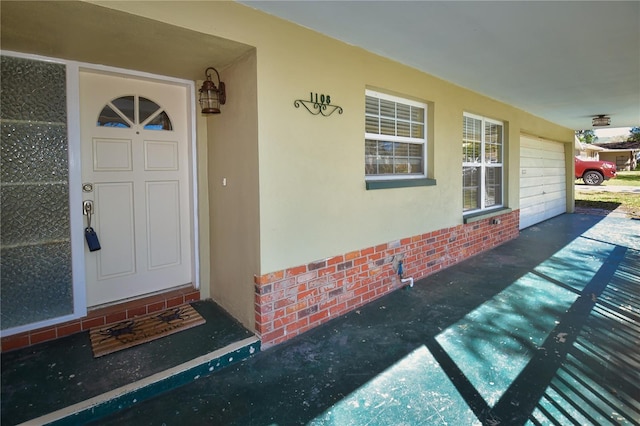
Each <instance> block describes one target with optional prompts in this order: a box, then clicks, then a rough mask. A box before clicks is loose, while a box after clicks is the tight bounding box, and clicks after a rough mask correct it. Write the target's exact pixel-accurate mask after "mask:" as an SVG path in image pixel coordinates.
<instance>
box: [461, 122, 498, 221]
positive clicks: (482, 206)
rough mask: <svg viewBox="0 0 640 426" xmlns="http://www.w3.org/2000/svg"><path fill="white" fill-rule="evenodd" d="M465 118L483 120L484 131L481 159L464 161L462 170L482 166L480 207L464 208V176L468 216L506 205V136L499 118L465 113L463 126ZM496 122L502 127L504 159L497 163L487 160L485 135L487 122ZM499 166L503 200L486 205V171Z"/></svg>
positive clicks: (465, 212) (465, 211)
mask: <svg viewBox="0 0 640 426" xmlns="http://www.w3.org/2000/svg"><path fill="white" fill-rule="evenodd" d="M464 118H470V119H473V120H479V121H481V122H482V125H481V129H482V133H481V141H480V144H481V145H480V146H481V147H480V158H479V161H476V162H466V161H464V158H463V161H462V170H463V173H464V168H465V167H479V168H480V178H479V181H480V186H479V191H480V207H479V208H475V209H472V210H464V178H463V182H462V185H463V194H462V195H463V206H462V208H463V215H464V216H467V215H471V214H474V213H478V212H484V211H491V210H495V209H499V208H503V207H504V186H505V180H504V161H505V157H504V147H505V143H506V141H505V137H504V127H505V125H504V122H502V121H499V120H493V119H490V118H487V117H483V116H480V115H476V114H470V113H467V112H465V113H463V126H464ZM487 123H489V124H495V125H497V126H500V129H501V132H502V134H501V141H502V143H501V152H500V158H501V159H502V161H501V162H499V163H498V162H496V163H492V162H487V161H485V160H486V157H485V148H486V143H487V140H486V135H485V130H486V124H487ZM462 133H463V141H464V129H463V132H462ZM490 167H491V168H497V167H500V171H501V174H500V182H501V184H500V200H502V202H501V203H499V204H492V205H491V206H487V205H486V201H487V197H486V194H487V191H486V171H487V169H488V168H490Z"/></svg>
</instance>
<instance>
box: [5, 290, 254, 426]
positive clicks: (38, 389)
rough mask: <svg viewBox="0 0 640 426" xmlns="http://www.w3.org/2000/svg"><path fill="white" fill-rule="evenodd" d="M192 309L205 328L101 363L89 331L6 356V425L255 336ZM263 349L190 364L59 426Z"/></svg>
mask: <svg viewBox="0 0 640 426" xmlns="http://www.w3.org/2000/svg"><path fill="white" fill-rule="evenodd" d="M192 306H193V307H194V308H195V309H196V310H197V311H198V312H199V313H200V314H201V315H202V316H203V317H204V318H205V319H206V321H207V322H206V323H205V324H203V325H200V326H197V327H194V328H191V329H188V330H185V331H182V332H180V333H176V334H173V335H170V336H167V337H164V338H161V339H158V340H154V341H152V342H149V343H146V344H143V345H139V346H135V347H132V348H129V349H125V350H122V351H119V352H115V353H112V354H109V355H105V356H103V357H100V358H93V353H92V351H91V343H90V341H89V333H88V332H83V333H79V334H75V335H72V336H68V337H65V338H62V339H59V340H56V341H53V342H46V343H42V344H40V345H36V346H33V347H30V348H25V349H21V350H17V351H13V352H9V353H7V354H3V355H2V425H3V426H4V425H14V424H19V423H21V422H24V421H27V420H31V419H34V418H38V417H40V416H43V415H46V414H49V413H52V412H54V411H57V410H60V409H63V408H65V407H68V406H71V405H73V404H77V403H81V402H82V401H86V400H88V399H90V398H93V397H98V396H99V395H102V394H104V393H106V392H109V391H112V390H114V389H117V388H121V387H123V386H128V385H130V384H131V383H134V382H138V381H141V380H143V379H146V378H148V377H149V376H153V375H160V376H162V373H163V372H165V371H166V370H169V369H172V368H175V367H176V366H178V365H182V364H185V363H189V362H192V361H193V360H200V359H201V358H203V357H204V358H206V355H207V354H210V353H212V352H215V351H217V350H221V349H223V348H227V347H229V345H232V344H233V343H234V342H238V341H243V340H244V339H248V338H251V337H252V336H253V334H252V333H250V332H249V331H247V330H246V329H245V328H244V327H242V326H241V325H240V324H239V323H238V322H237V321H236V320H235V319H233V318H232V317H231V316H230V315H229V314H227V313H226V312H225V311H224V310H222V309H221V308H220V307H218V306H217V305H216V304H215V303H213V302H212V301H200V302H195V303H192ZM259 348H260V347H259V342H258V343H257V344H255V343H254V344H252V345H248V346H245V347H238V348H235V351H234V352H235V353H229V354H226V355H225V356H222V357H219V358H214V359H203V360H202V361H201V362H196V363H193V364H192V365H191V364H189V365H188V368H186V369H183V370H181V371H176V372H175V374H172V375H170V376H168V377H161V378H159V379H158V380H156V381H154V382H153V383H149V384H144V385H143V386H142V387H140V388H136V389H131V390H127V392H124V393H123V394H120V395H117V396H114V397H113V398H111V399H110V400H109V401H105V402H100V403H97V404H95V405H94V406H93V407H92V408H91V410H89V411H84V412H79V413H76V414H75V415H74V416H73V417H71V418H67V419H64V420H62V421H60V422H58V423H56V424H84V423H86V422H87V421H89V420H90V419H96V418H98V417H100V416H102V415H105V414H109V413H111V412H113V411H115V410H118V409H121V408H124V407H128V406H130V405H131V404H133V403H134V401H135V402H140V401H142V400H144V399H147V398H149V397H151V396H153V395H156V394H158V393H159V392H164V391H167V390H169V389H171V388H173V387H176V386H180V385H183V384H185V383H188V382H190V381H192V380H194V379H195V378H197V377H203V376H205V375H207V374H210V373H211V372H212V371H215V370H217V369H219V368H222V367H224V366H226V365H229V364H231V363H234V362H237V361H239V360H241V359H243V358H246V357H248V356H250V355H251V354H253V353H254V352H256V351H259Z"/></svg>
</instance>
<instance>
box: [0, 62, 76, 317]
mask: <svg viewBox="0 0 640 426" xmlns="http://www.w3.org/2000/svg"><path fill="white" fill-rule="evenodd" d="M1 79H2V90H1V94H0V96H1V97H2V109H1V111H0V124H1V131H2V134H1V135H0V147H1V150H2V155H1V156H0V170H1V176H0V196H1V205H2V211H1V212H0V294H2V298H1V299H0V301H1V302H0V304H1V306H0V313H1V316H2V321H1V323H2V329H3V330H7V329H11V328H15V327H18V326H24V325H28V324H32V323H36V322H40V321H45V320H50V319H53V318H58V317H62V316H65V315H69V314H72V313H73V309H74V303H73V280H72V269H71V243H70V241H71V238H70V235H71V228H70V219H69V162H68V137H67V97H66V67H65V65H63V64H57V63H52V62H44V61H37V60H31V59H24V58H15V57H11V56H2V62H1Z"/></svg>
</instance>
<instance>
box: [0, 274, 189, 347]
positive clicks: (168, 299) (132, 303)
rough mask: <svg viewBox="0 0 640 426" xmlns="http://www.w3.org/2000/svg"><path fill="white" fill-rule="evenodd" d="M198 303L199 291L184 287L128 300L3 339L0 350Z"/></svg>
mask: <svg viewBox="0 0 640 426" xmlns="http://www.w3.org/2000/svg"><path fill="white" fill-rule="evenodd" d="M197 300H200V290H198V289H195V288H193V287H191V286H185V287H181V288H179V289H175V290H170V291H167V292H163V293H156V294H153V295H150V296H146V297H141V298H138V299H134V300H129V301H127V302H124V303H118V304H114V305H110V306H105V307H98V308H96V309H90V310H89V312H87V316H86V317H84V318H81V319H77V320H72V321H68V322H65V323H62V324H56V325H52V326H49V327H44V328H40V329H37V330H31V331H25V332H23V333H19V334H14V335H12V336H7V337H3V338H2V347H1V348H0V350H1V351H2V352H7V351H10V350H14V349H20V348H24V347H26V346H31V345H35V344H36V343H41V342H46V341H48V340H55V339H59V338H61V337H64V336H69V335H71V334H75V333H80V332H81V331H86V330H89V329H90V328H92V327H96V326H102V325H109V324H114V323H117V322H120V321H123V320H126V319H130V318H135V317H137V316H140V315H145V314H150V313H153V312H158V311H162V310H164V309H168V308H172V307H174V306H179V305H182V304H184V303H190V302H195V301H197Z"/></svg>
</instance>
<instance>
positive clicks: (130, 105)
mask: <svg viewBox="0 0 640 426" xmlns="http://www.w3.org/2000/svg"><path fill="white" fill-rule="evenodd" d="M97 125H98V126H99V127H122V128H131V127H132V126H134V125H140V126H142V127H143V128H144V129H145V130H173V126H172V125H171V119H169V116H168V115H167V113H166V112H165V111H164V109H163V108H162V107H161V106H160V105H158V104H157V103H155V102H153V101H152V100H149V99H147V98H144V97H142V96H138V95H129V96H121V97H119V98H116V99H114V100H112V101H111V102H108V103H107V104H106V105H105V106H104V108H102V111H101V112H100V115H99V116H98V120H97Z"/></svg>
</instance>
